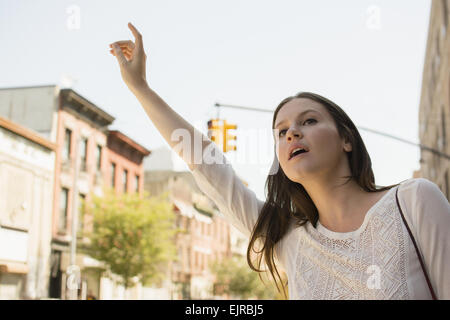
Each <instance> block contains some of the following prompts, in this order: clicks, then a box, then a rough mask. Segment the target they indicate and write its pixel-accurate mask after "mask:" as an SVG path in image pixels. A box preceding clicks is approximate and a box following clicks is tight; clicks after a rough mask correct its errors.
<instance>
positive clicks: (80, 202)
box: [78, 193, 86, 232]
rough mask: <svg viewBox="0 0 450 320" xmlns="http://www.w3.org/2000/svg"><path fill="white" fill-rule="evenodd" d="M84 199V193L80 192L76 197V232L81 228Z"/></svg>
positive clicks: (82, 225) (82, 224)
mask: <svg viewBox="0 0 450 320" xmlns="http://www.w3.org/2000/svg"><path fill="white" fill-rule="evenodd" d="M85 200H86V195H84V194H82V193H80V194H79V198H78V232H80V231H82V230H83V227H84V223H83V217H84V202H85Z"/></svg>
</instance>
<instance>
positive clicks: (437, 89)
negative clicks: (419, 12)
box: [414, 0, 450, 199]
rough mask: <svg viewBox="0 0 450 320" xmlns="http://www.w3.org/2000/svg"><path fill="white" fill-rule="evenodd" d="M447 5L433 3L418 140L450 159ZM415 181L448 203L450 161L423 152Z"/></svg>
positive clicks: (438, 0)
mask: <svg viewBox="0 0 450 320" xmlns="http://www.w3.org/2000/svg"><path fill="white" fill-rule="evenodd" d="M449 6H450V1H448V0H433V1H432V5H431V15H430V24H429V29H428V40H427V47H426V55H425V63H424V69H423V77H422V93H421V99H420V108H419V139H420V143H421V144H422V145H424V146H427V147H430V148H433V149H435V150H438V151H439V152H440V153H442V154H446V155H450V61H449V58H450V51H449V50H450V32H449V19H450V12H449ZM420 163H421V166H420V170H419V172H415V174H414V177H424V178H427V179H429V180H431V181H433V182H434V183H436V184H437V185H438V186H439V188H440V189H441V190H442V192H443V193H444V195H446V197H447V199H450V159H449V158H448V157H447V158H446V157H443V156H440V155H439V154H436V153H432V152H430V151H427V150H425V149H423V148H422V150H421V159H420Z"/></svg>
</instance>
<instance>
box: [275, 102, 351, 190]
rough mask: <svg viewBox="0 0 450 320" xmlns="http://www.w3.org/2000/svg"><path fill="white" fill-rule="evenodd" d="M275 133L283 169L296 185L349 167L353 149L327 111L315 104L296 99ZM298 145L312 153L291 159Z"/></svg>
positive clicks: (283, 110)
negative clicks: (291, 151)
mask: <svg viewBox="0 0 450 320" xmlns="http://www.w3.org/2000/svg"><path fill="white" fill-rule="evenodd" d="M274 133H275V146H276V154H277V157H278V161H279V163H280V166H281V168H282V169H283V171H284V173H285V174H286V176H287V177H288V178H289V179H290V180H292V181H294V182H297V183H302V181H304V180H305V178H307V179H310V178H313V177H314V176H317V175H318V174H323V175H328V174H332V173H333V172H337V171H338V168H339V167H340V166H342V165H343V164H344V165H347V166H348V160H347V156H346V154H345V152H349V151H351V145H350V144H349V143H348V144H345V143H344V139H342V138H341V137H340V136H339V133H338V131H337V128H336V125H335V122H334V119H333V118H332V116H331V115H330V114H329V113H328V111H327V109H326V108H325V107H324V106H323V105H322V104H320V103H318V102H316V101H314V100H311V99H308V98H295V99H293V100H291V101H289V102H287V103H286V104H285V105H284V106H282V107H281V109H280V110H279V111H278V113H277V117H276V119H275V127H274ZM297 144H301V145H303V147H305V148H306V149H307V150H309V151H308V152H306V153H302V154H301V155H299V156H296V157H293V158H291V159H289V157H290V150H291V148H293V147H295V146H296V145H297Z"/></svg>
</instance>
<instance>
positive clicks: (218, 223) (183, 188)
mask: <svg viewBox="0 0 450 320" xmlns="http://www.w3.org/2000/svg"><path fill="white" fill-rule="evenodd" d="M157 150H158V151H157V152H155V153H156V155H157V159H155V158H154V159H152V157H149V158H148V159H147V161H146V164H145V168H146V171H145V190H146V191H147V192H148V193H149V194H150V196H156V195H159V194H161V193H164V192H168V195H169V199H170V201H171V202H172V204H173V208H174V213H175V215H176V227H177V228H178V229H180V230H182V232H180V233H178V234H177V236H176V239H175V242H176V248H177V252H178V255H177V257H178V259H177V260H176V261H174V262H173V263H171V264H170V266H169V271H168V278H169V279H170V281H169V282H168V283H167V284H166V286H167V287H166V289H167V290H168V291H169V298H170V299H228V298H230V297H229V296H228V295H227V294H225V293H222V292H220V290H217V288H216V286H215V281H216V279H215V276H214V275H213V272H212V270H211V265H212V264H213V263H214V262H216V261H223V259H229V258H231V256H232V255H245V254H246V250H247V245H248V239H247V238H246V237H245V236H243V235H242V234H241V233H240V232H239V231H238V230H237V229H235V228H234V227H233V226H232V225H230V224H229V222H228V221H227V220H226V219H225V218H224V217H223V215H222V214H221V213H220V212H219V210H218V208H217V206H216V205H215V204H214V203H213V201H212V200H211V199H209V198H208V197H206V195H205V194H204V193H203V192H202V191H201V190H200V189H199V188H198V186H197V183H196V182H195V180H194V178H193V176H192V174H191V172H189V171H175V170H173V169H175V168H171V166H173V167H176V168H177V169H180V165H178V164H177V161H178V159H177V157H178V156H177V155H176V154H174V153H173V152H172V150H170V149H168V148H165V147H163V148H159V149H157ZM160 159H165V161H164V163H162V162H161V160H160ZM153 165H154V166H155V167H156V168H157V170H152V166H153Z"/></svg>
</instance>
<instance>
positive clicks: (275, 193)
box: [247, 92, 398, 297]
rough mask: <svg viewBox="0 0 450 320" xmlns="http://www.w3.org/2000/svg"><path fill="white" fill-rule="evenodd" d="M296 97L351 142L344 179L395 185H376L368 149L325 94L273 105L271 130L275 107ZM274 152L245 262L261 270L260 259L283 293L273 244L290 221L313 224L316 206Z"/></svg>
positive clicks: (369, 187)
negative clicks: (321, 110)
mask: <svg viewBox="0 0 450 320" xmlns="http://www.w3.org/2000/svg"><path fill="white" fill-rule="evenodd" d="M296 98H308V99H311V100H314V101H316V102H318V103H320V104H321V105H323V106H324V107H325V108H326V109H327V111H328V112H329V114H330V115H331V116H332V117H333V119H334V122H335V125H336V127H337V130H338V133H339V136H340V137H341V138H345V139H346V142H350V143H351V145H352V151H350V152H347V153H346V154H347V158H348V162H349V165H350V172H351V175H350V176H345V177H344V178H347V181H346V182H345V183H348V182H349V181H351V180H352V179H353V180H354V181H355V182H356V183H357V184H358V185H359V186H361V188H362V189H363V190H365V191H367V192H379V191H383V190H387V189H390V188H392V187H395V186H397V185H398V184H395V185H390V186H385V187H379V188H377V186H376V185H375V178H374V174H373V171H372V162H371V160H370V156H369V153H368V152H367V150H366V147H365V145H364V142H363V140H362V138H361V136H360V135H359V132H358V130H357V128H356V126H355V125H354V124H353V122H352V120H351V119H350V118H349V117H348V116H347V114H346V113H345V112H344V110H342V109H341V108H340V107H339V106H338V105H337V104H335V103H334V102H332V101H330V100H329V99H327V98H325V97H322V96H320V95H318V94H315V93H311V92H300V93H298V94H296V95H294V96H290V97H287V98H286V99H284V100H283V101H281V103H280V104H279V105H278V107H277V108H276V109H275V112H274V115H273V120H272V130H273V129H274V125H275V120H276V117H277V114H278V111H279V110H280V109H281V107H283V105H285V104H286V103H287V102H289V101H291V100H293V99H296ZM274 154H275V155H274V162H273V165H272V169H271V173H270V174H269V176H268V177H267V180H266V185H265V188H266V190H265V191H266V202H265V204H264V206H263V207H262V209H261V212H260V214H259V217H258V220H257V222H256V224H255V226H254V228H253V231H252V235H251V237H250V242H249V245H248V249H247V262H248V264H249V266H250V268H251V269H253V270H254V271H257V272H265V271H267V270H263V269H261V264H262V261H263V259H264V264H265V266H266V267H267V269H268V271H269V272H270V275H271V276H272V279H273V280H274V282H275V285H276V287H277V289H278V291H279V292H280V293H281V290H280V287H279V285H281V288H282V292H283V294H284V296H285V297H287V294H286V288H287V281H286V282H284V283H283V280H282V278H281V276H280V274H279V272H278V269H277V267H276V265H275V259H274V247H275V245H276V244H277V243H278V242H279V241H280V240H281V239H282V238H283V236H284V235H285V234H286V233H287V231H288V228H289V226H290V224H291V223H295V224H296V225H297V226H298V227H301V226H303V225H305V224H306V223H307V222H308V221H309V222H310V223H311V224H312V225H313V226H314V227H316V225H317V221H318V220H319V215H318V211H317V208H316V206H315V205H314V203H313V201H312V200H311V198H310V197H309V195H308V193H307V192H306V190H305V189H304V187H303V186H302V185H301V184H300V183H296V182H294V181H292V180H290V179H289V178H288V177H287V176H286V175H285V173H284V172H283V169H282V168H281V167H280V166H279V162H278V159H277V156H276V153H274ZM274 168H276V173H273V172H272V170H273V169H274ZM252 252H253V253H256V266H255V265H254V262H253V258H252Z"/></svg>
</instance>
